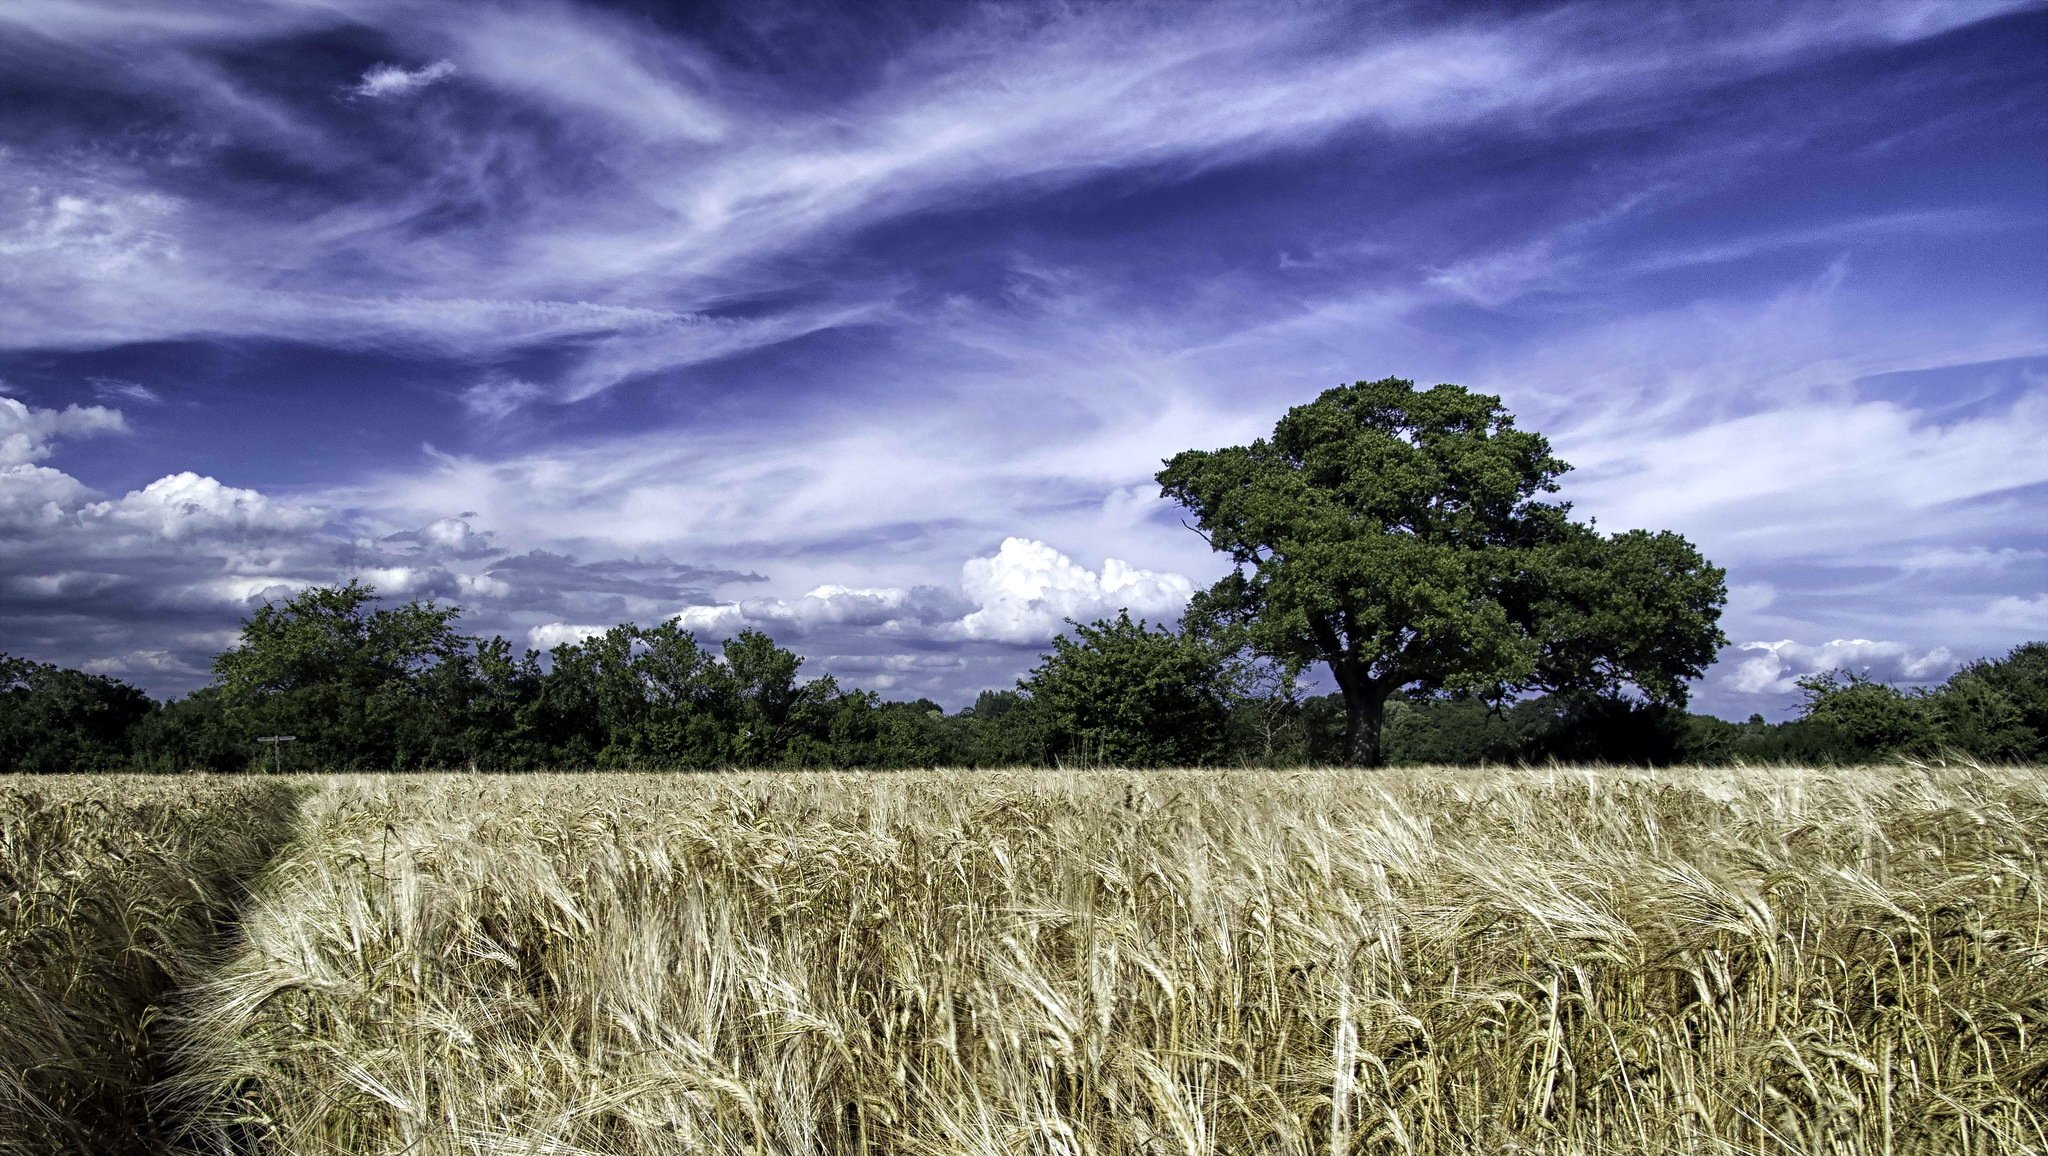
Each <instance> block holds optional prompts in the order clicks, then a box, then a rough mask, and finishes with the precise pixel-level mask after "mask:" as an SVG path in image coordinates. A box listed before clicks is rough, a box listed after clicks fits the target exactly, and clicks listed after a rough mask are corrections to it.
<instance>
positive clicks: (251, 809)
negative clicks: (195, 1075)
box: [0, 775, 295, 1156]
mask: <svg viewBox="0 0 2048 1156" xmlns="http://www.w3.org/2000/svg"><path fill="white" fill-rule="evenodd" d="M294 795H295V793H294V791H293V790H292V789H291V788H290V787H289V786H285V785H281V784H277V783H272V782H264V781H260V780H246V779H244V780H221V779H207V778H204V777H201V778H196V779H187V780H176V779H149V778H144V777H139V776H125V775H123V776H106V777H93V778H86V777H76V778H72V777H64V778H35V779H26V778H24V779H17V780H14V781H13V782H12V783H11V784H4V783H0V1156H14V1154H16V1153H19V1154H22V1156H50V1154H51V1153H59V1152H78V1153H86V1154H89V1156H106V1154H109V1153H124V1152H146V1151H153V1150H156V1149H157V1148H158V1147H159V1146H160V1145H161V1143H162V1142H163V1139H164V1136H163V1129H161V1128H160V1127H159V1126H158V1121H156V1120H154V1119H153V1118H152V1114H151V1113H150V1112H149V1110H148V1108H149V1093H150V1090H151V1088H152V1085H154V1084H156V1083H157V1082H159V1081H160V1080H161V1079H162V1078H163V1077H164V1076H165V1075H166V1070H165V1067H164V1064H163V1060H164V1057H165V1055H166V1053H167V1045H166V1043H165V1041H164V1040H163V1039H162V1038H161V1034H160V1033H159V1032H158V1031H157V1030H156V1020H157V1019H158V1017H159V1016H160V1014H161V1013H162V1012H163V1011H164V1010H165V1009H166V1008H167V1006H168V1004H169V1003H170V1002H171V1001H172V1000H173V999H174V996H175V991H176V989H177V988H178V987H179V986H181V985H185V984H190V983H193V982H196V981H197V980H198V979H199V978H200V977H201V976H202V975H203V974H204V973H205V971H206V970H207V969H208V968H210V967H213V966H217V965H219V964H221V963H223V962H225V958H226V952H225V950H224V949H225V946H226V945H225V944H224V943H223V933H224V932H225V931H226V930H227V928H228V926H229V924H230V921H231V920H232V919H233V917H234V914H235V911H236V908H237V907H238V905H239V903H240V901H241V899H242V892H243V885H244V884H245V883H246V882H247V881H248V879H249V877H250V876H251V875H252V874H254V873H255V872H256V871H257V870H259V869H260V868H261V867H262V866H263V865H264V863H265V862H267V861H268V860H269V859H270V857H271V855H272V854H273V853H274V852H275V851H276V849H277V847H278V846H279V845H280V844H281V843H282V841H283V840H284V838H285V837H286V836H287V834H288V833H289V831H290V828H291V823H292V818H293V812H294V809H295V802H294Z"/></svg>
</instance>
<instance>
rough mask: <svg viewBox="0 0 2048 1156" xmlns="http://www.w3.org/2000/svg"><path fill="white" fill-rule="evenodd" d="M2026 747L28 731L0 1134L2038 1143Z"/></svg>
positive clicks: (87, 1139) (1289, 1146)
mask: <svg viewBox="0 0 2048 1156" xmlns="http://www.w3.org/2000/svg"><path fill="white" fill-rule="evenodd" d="M2044 833H2048V774H2043V773H2042V772H2040V771H2038V770H2025V769H2008V768H1993V767H1977V766H1971V765H1953V766H1943V765H1930V766H1912V765H1904V766H1881V767H1864V768H1853V769H1832V768H1831V769H1799V768H1744V767H1715V768H1704V769H1703V768H1669V769H1658V770H1637V769H1573V768H1531V769H1520V770H1509V769H1499V768H1493V769H1484V768H1458V769H1443V768H1434V769H1432V768H1406V769H1402V770H1398V771H1371V772H1364V771H1319V770H1303V771H1295V772H1289V771H1199V772H1197V771H1155V772H1115V771H1092V772H1062V771H1014V772H973V773H966V772H894V773H860V774H852V773H843V774H835V773H812V774H795V773H756V774H703V775H659V774H620V775H609V774H607V775H554V776H546V775H516V776H456V775H448V776H440V775H421V776H331V777H315V776H306V777H291V778H285V779H266V778H261V777H256V778H221V777H206V776H193V777H186V778H154V779H152V778H144V777H106V778H33V777H21V778H17V779H14V780H11V781H10V782H9V783H8V784H7V785H6V786H5V787H4V788H0V837H4V839H5V842H4V844H0V871H4V872H5V873H6V890H5V892H4V894H0V903H4V904H5V907H4V908H0V949H4V952H0V961H4V962H0V968H4V969H5V971H4V975H0V979H4V987H0V1056H4V1057H5V1060H6V1065H7V1066H6V1069H5V1071H4V1073H0V1076H4V1078H5V1081H6V1082H5V1083H0V1152H8V1153H12V1152H31V1151H33V1152H53V1151H82V1152H121V1151H138V1152H142V1151H177V1150H181V1149H184V1148H190V1149H193V1150H200V1151H211V1152H221V1151H227V1152H275V1153H334V1152H365V1153H369V1152H377V1153H399V1152H406V1153H417V1154H420V1156H442V1154H447V1156H453V1154H455V1153H474V1152H493V1153H498V1152H505V1153H510V1152H522V1153H523V1152H532V1153H544V1152H545V1153H583V1152H589V1153H635V1154H637V1153H685V1152H691V1153H697V1152H731V1153H775V1154H782V1153H790V1154H794V1153H813V1152H832V1153H837V1152H846V1153H873V1154H882V1153H889V1154H913V1153H920V1154H921V1153H932V1154H937V1153H989V1154H995V1153H1012V1152H1043V1153H1072V1154H1080V1153H1104V1154H1110V1153H1115V1154H1125V1153H1131V1154H1136V1153H1160V1154H1166V1153H1175V1154H1178V1153H1207V1152H1214V1153H1240V1152H1257V1153H1269V1152H1270V1153H1310V1152H1314V1153H1345V1152H1371V1153H1380V1152H1387V1153H1395V1152H1413V1153H1475V1152H1508V1151H1523V1152H1554V1153H1591V1152H1644V1151H1674V1152H1701V1153H1728V1154H1735V1153H1751V1152H1800V1153H1808V1152H1810V1153H1841V1154H1855V1153H1866V1152H1868V1153H1877V1152H1955V1153H2004V1152H2021V1151H2027V1150H2040V1149H2041V1148H2042V1147H2043V1146H2044V1145H2048V1046H2044V1044H2043V1042H2042V1039H2041V1036H2042V1033H2043V1032H2044V1031H2048V907H2044V904H2043V899H2042V887H2043V885H2044V883H2048V877H2044V873H2048V868H2044V863H2043V859H2042V847H2041V845H2040V844H2041V840H2042V839H2043V837H2044Z"/></svg>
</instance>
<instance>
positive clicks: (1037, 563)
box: [675, 537, 1194, 644]
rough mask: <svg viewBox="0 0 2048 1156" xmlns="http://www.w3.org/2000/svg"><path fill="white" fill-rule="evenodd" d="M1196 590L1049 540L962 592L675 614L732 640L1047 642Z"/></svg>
mask: <svg viewBox="0 0 2048 1156" xmlns="http://www.w3.org/2000/svg"><path fill="white" fill-rule="evenodd" d="M1193 593H1194V586H1193V584H1192V583H1191V582H1189V581H1188V579H1186V578H1184V577H1182V576H1181V575H1179V574H1170V573H1154V572H1153V571H1150V570H1140V569H1138V568H1136V567H1134V566H1132V565H1130V564H1129V563H1127V562H1124V561H1122V560H1120V559H1117V558H1110V559H1107V560H1105V561H1104V562H1103V566H1102V571H1101V572H1100V573H1099V574H1098V573H1097V572H1096V571H1093V570H1089V569H1087V568H1086V567H1084V566H1081V565H1079V564H1077V563H1076V562H1075V561H1074V560H1073V559H1071V558H1069V557H1068V556H1067V555H1065V554H1062V553H1061V552H1059V551H1058V550H1056V549H1054V548H1053V547H1051V546H1049V545H1047V544H1045V543H1044V542H1041V541H1037V540H1035V539H1031V538H1014V537H1013V538H1007V539H1004V541H1003V544H1002V546H1001V547H1000V548H998V549H997V551H996V552H995V553H994V554H992V555H990V556H988V557H986V558H970V559H968V560H967V562H966V563H965V564H964V565H963V566H962V567H961V572H960V586H959V589H958V590H947V589H943V588H940V587H932V586H920V587H914V588H911V589H898V588H879V589H876V588H861V589H857V588H853V587H848V586H842V585H837V584H829V583H828V584H826V585H822V586H819V587H817V588H816V589H813V590H811V591H810V592H809V593H807V594H805V595H804V596H802V597H801V598H790V599H781V598H758V599H751V600H746V601H740V602H725V603H714V604H709V605H699V606H691V607H687V608H685V609H684V610H683V611H681V612H680V613H678V614H677V615H675V619H676V621H677V622H678V623H679V624H681V625H682V626H683V627H684V628H685V629H688V630H694V631H699V632H702V633H705V634H709V635H712V636H714V637H718V636H729V635H731V634H734V633H736V632H738V631H739V630H741V629H744V628H746V627H749V626H752V627H757V628H762V629H779V630H784V631H787V632H788V633H791V634H794V635H796V636H798V637H801V636H803V635H806V634H810V633H815V632H820V631H830V632H832V633H834V634H835V636H847V635H853V634H864V635H867V636H871V637H902V638H918V639H924V640H929V641H939V640H946V641H964V642H985V643H1011V644H1028V643H1041V644H1042V643H1044V642H1047V641H1049V640H1050V639H1051V638H1052V637H1053V636H1054V635H1055V634H1058V633H1060V632H1061V631H1062V630H1064V629H1065V628H1066V622H1067V620H1068V619H1070V618H1071V619H1074V620H1076V621H1090V620H1093V619H1096V618H1100V617H1104V616H1107V615H1112V614H1115V613H1116V612H1117V611H1119V610H1125V609H1128V610H1130V611H1131V612H1132V613H1133V614H1136V615H1141V616H1143V615H1149V616H1151V617H1153V618H1155V619H1170V618H1173V617H1177V616H1178V615H1179V613H1180V611H1181V610H1182V609H1183V608H1184V607H1186V605H1187V601H1188V598H1189V597H1190V596H1192V594H1193Z"/></svg>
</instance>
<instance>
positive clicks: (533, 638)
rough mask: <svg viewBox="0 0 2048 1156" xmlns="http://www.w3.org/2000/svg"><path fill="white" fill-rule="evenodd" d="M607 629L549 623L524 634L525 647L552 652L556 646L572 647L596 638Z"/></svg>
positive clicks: (565, 623)
mask: <svg viewBox="0 0 2048 1156" xmlns="http://www.w3.org/2000/svg"><path fill="white" fill-rule="evenodd" d="M608 629H610V628H609V627H604V626H574V625H571V624H569V623H567V622H549V623H546V624H545V625H541V626H536V627H534V628H533V629H531V630H528V631H527V632H526V641H527V645H529V646H531V647H533V649H535V650H553V649H554V648H555V647H557V646H574V645H575V644H577V643H579V642H582V641H584V640H586V639H591V638H596V637H597V636H598V635H600V634H603V633H604V632H605V631H606V630H608Z"/></svg>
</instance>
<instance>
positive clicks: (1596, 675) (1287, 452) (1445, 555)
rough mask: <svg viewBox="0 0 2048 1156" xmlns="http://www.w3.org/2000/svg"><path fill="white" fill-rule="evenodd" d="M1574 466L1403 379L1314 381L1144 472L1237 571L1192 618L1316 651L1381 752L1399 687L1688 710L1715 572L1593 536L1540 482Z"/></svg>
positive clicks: (1505, 419) (1303, 661)
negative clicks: (1231, 434) (1241, 436)
mask: <svg viewBox="0 0 2048 1156" xmlns="http://www.w3.org/2000/svg"><path fill="white" fill-rule="evenodd" d="M1568 468H1569V467H1568V466H1566V464H1565V463H1564V462H1562V461H1560V460H1559V459H1557V458H1556V457H1554V456H1552V454H1551V452H1550V445H1549V443H1548V442H1547V441H1546V440H1545V439H1544V438H1543V437H1542V436H1540V435H1538V434H1535V433H1531V432H1527V431H1524V430H1519V429H1516V428H1515V424H1514V419H1513V417H1512V416H1511V415H1510V414H1508V412H1507V411H1506V410H1505V409H1503V408H1502V407H1501V404H1500V399H1499V398H1496V397H1491V396H1488V395H1485V394H1476V393H1471V392H1469V391H1467V390H1465V389H1463V388H1461V387H1458V386H1454V385H1439V386H1436V387H1434V388H1432V389H1428V390H1417V389H1416V388H1415V385H1414V383H1413V382H1410V381H1404V380H1401V379H1398V378H1387V379H1384V380H1381V381H1373V382H1360V383H1357V384H1354V385H1349V386H1340V387H1338V388H1336V389H1332V390H1328V391H1326V392H1325V393H1323V394H1322V396H1320V397H1319V398H1317V399H1316V400H1315V401H1314V402H1311V403H1309V404H1307V405H1302V406H1296V407H1294V408H1293V409H1290V410H1289V411H1287V414H1286V416H1284V417H1282V418H1281V419H1280V421H1279V423H1278V424H1277V425H1276V426H1275V427H1274V430H1273V436H1272V438H1271V439H1270V440H1268V439H1260V440H1258V441H1254V442H1253V443H1252V444H1251V445H1249V446H1232V447H1229V448H1227V449H1222V450H1215V451H1201V450H1190V451H1187V452H1185V453H1181V454H1178V455H1176V456H1174V457H1173V458H1171V459H1169V460H1168V461H1167V462H1166V468H1165V469H1163V470H1161V471H1160V472H1159V474H1158V475H1157V480H1158V482H1159V484H1160V487H1161V492H1162V493H1163V494H1165V496H1167V497H1170V498H1172V499H1174V500H1175V501H1177V502H1179V503H1180V504H1181V505H1183V506H1185V507H1186V508H1187V509H1188V510H1190V511H1191V512H1192V513H1193V514H1194V516H1195V519H1196V525H1197V528H1199V529H1200V530H1201V531H1202V533H1203V534H1204V535H1206V536H1207V538H1208V540H1209V543H1210V545H1211V546H1212V547H1214V548H1215V549H1216V550H1218V551H1220V552H1222V553H1225V554H1227V555H1229V556H1230V559H1231V561H1232V562H1233V563H1234V567H1235V568H1234V569H1233V571H1232V573H1231V574H1229V575H1228V576H1226V577H1225V578H1224V579H1222V580H1221V581H1219V582H1218V583H1217V584H1216V585H1215V586H1213V587H1211V588H1210V589H1209V590H1207V591H1205V592H1203V593H1202V594H1200V595H1198V596H1197V597H1196V599H1195V601H1194V604H1193V605H1192V606H1191V607H1190V610H1189V618H1188V621H1189V624H1190V625H1191V626H1192V627H1194V628H1196V629H1198V630H1203V631H1208V632H1214V633H1218V634H1219V635H1227V636H1228V637H1230V638H1232V639H1236V640H1242V641H1243V642H1244V643H1246V644H1247V645H1249V646H1250V647H1251V648H1252V649H1253V650H1255V651H1256V652H1257V653H1259V654H1261V655H1265V656H1268V657H1270V658H1273V659H1275V660H1277V661H1280V662H1282V663H1284V664H1287V665H1288V666H1289V667H1290V668H1291V669H1293V670H1300V669H1302V668H1304V667H1306V666H1308V665H1309V664H1311V663H1315V662H1322V663H1327V664H1328V665H1329V668H1330V671H1331V674H1332V676H1333V677H1334V678H1335V680H1336V683H1337V686H1338V688H1339V692H1340V693H1341V694H1342V695H1343V697H1344V702H1345V708H1346V709H1345V713H1346V729H1345V754H1346V757H1347V759H1348V760H1349V761H1355V762H1360V763H1365V764H1373V763H1377V762H1378V761H1379V760H1380V757H1381V749H1380V727H1381V718H1382V712H1383V709H1384V704H1385V702H1386V699H1387V698H1388V696H1389V695H1391V694H1393V693H1394V692H1395V691H1397V690H1399V689H1402V688H1404V687H1413V688H1417V689H1421V690H1424V691H1438V690H1442V691H1449V692H1452V693H1464V694H1470V695H1475V696H1478V697H1481V698H1487V699H1492V700H1494V701H1501V700H1504V699H1506V698H1509V697H1511V696H1512V695H1514V694H1516V693H1518V692H1523V691H1528V690H1536V689H1542V690H1551V691H1559V692H1569V693H1577V694H1600V695H1606V696H1609V697H1619V696H1623V695H1636V696H1640V697H1642V698H1644V699H1647V700H1648V701H1650V702H1654V703H1662V704H1668V705H1672V706H1678V705H1682V704H1683V703H1684V701H1685V695H1686V686H1685V683H1686V680H1688V679H1691V678H1696V677H1698V676H1699V674H1700V673H1701V672H1702V671H1703V670H1704V669H1705V667H1706V665H1707V664H1708V663H1710V662H1711V661H1712V660H1713V657H1714V654H1715V653H1716V651H1717V649H1718V648H1719V647H1720V646H1721V645H1722V644H1723V643H1724V642H1725V641H1726V639H1725V638H1724V637H1723V636H1722V634H1721V632H1720V629H1719V627H1718V622H1719V618H1720V608H1721V604H1722V602H1723V601H1724V600H1725V597H1726V594H1725V586H1724V582H1723V577H1724V576H1723V573H1722V572H1721V571H1720V570H1718V569H1716V568H1714V567H1713V566H1711V565H1708V564H1707V562H1706V560H1705V559H1704V558H1702V557H1700V555H1699V553H1698V552H1697V551H1696V550H1694V549H1693V548H1692V547H1691V545H1690V544H1689V543H1687V542H1686V541H1685V540H1684V539H1683V538H1680V537H1678V536H1676V535H1673V534H1668V533H1659V534H1650V533H1644V532H1640V531H1638V532H1632V533H1630V534H1624V535H1620V536H1618V537H1603V536H1601V535H1600V534H1598V533H1597V532H1595V531H1594V530H1592V529H1591V528H1590V527H1587V526H1582V525H1580V524H1578V523H1575V522H1573V521H1572V520H1571V518H1570V507H1569V506H1568V505H1567V504H1565V503H1560V502H1551V501H1546V500H1544V499H1543V497H1542V495H1546V494H1550V493H1554V492H1555V491H1556V490H1557V488H1558V487H1557V480H1556V479H1557V478H1558V477H1559V476H1560V475H1561V474H1563V473H1564V472H1565V471H1566V470H1567V469H1568Z"/></svg>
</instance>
